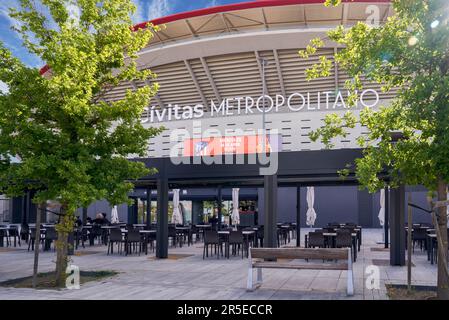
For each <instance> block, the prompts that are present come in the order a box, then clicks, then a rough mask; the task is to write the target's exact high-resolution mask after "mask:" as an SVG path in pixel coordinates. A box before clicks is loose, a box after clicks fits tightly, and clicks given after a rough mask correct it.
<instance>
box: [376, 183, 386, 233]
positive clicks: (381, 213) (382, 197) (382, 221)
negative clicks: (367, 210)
mask: <svg viewBox="0 0 449 320" xmlns="http://www.w3.org/2000/svg"><path fill="white" fill-rule="evenodd" d="M377 217H378V218H379V223H380V225H381V226H382V227H383V226H384V224H385V189H382V190H380V210H379V215H378V216H377Z"/></svg>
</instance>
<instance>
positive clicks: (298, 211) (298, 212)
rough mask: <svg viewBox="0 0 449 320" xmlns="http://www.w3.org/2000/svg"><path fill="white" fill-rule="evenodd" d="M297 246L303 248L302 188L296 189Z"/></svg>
mask: <svg viewBox="0 0 449 320" xmlns="http://www.w3.org/2000/svg"><path fill="white" fill-rule="evenodd" d="M296 246H297V247H300V246H301V187H299V186H298V187H297V188H296Z"/></svg>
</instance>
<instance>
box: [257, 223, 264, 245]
mask: <svg viewBox="0 0 449 320" xmlns="http://www.w3.org/2000/svg"><path fill="white" fill-rule="evenodd" d="M256 236H257V240H258V241H257V242H258V243H259V245H260V247H262V248H263V239H264V237H265V230H264V226H259V227H258V228H257V235H256Z"/></svg>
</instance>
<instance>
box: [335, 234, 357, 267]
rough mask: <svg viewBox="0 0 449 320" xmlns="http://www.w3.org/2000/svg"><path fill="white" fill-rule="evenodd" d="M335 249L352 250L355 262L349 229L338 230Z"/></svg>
mask: <svg viewBox="0 0 449 320" xmlns="http://www.w3.org/2000/svg"><path fill="white" fill-rule="evenodd" d="M335 247H336V248H351V254H352V256H353V260H354V261H355V255H354V252H352V251H353V249H352V235H351V231H350V230H349V229H338V230H337V237H336V238H335Z"/></svg>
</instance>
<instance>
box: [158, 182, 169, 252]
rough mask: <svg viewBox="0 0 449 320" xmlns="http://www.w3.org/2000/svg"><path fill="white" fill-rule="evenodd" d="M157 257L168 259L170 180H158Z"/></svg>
mask: <svg viewBox="0 0 449 320" xmlns="http://www.w3.org/2000/svg"><path fill="white" fill-rule="evenodd" d="M156 257H157V258H160V259H165V258H167V257H168V179H166V178H158V179H157V236H156Z"/></svg>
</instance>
